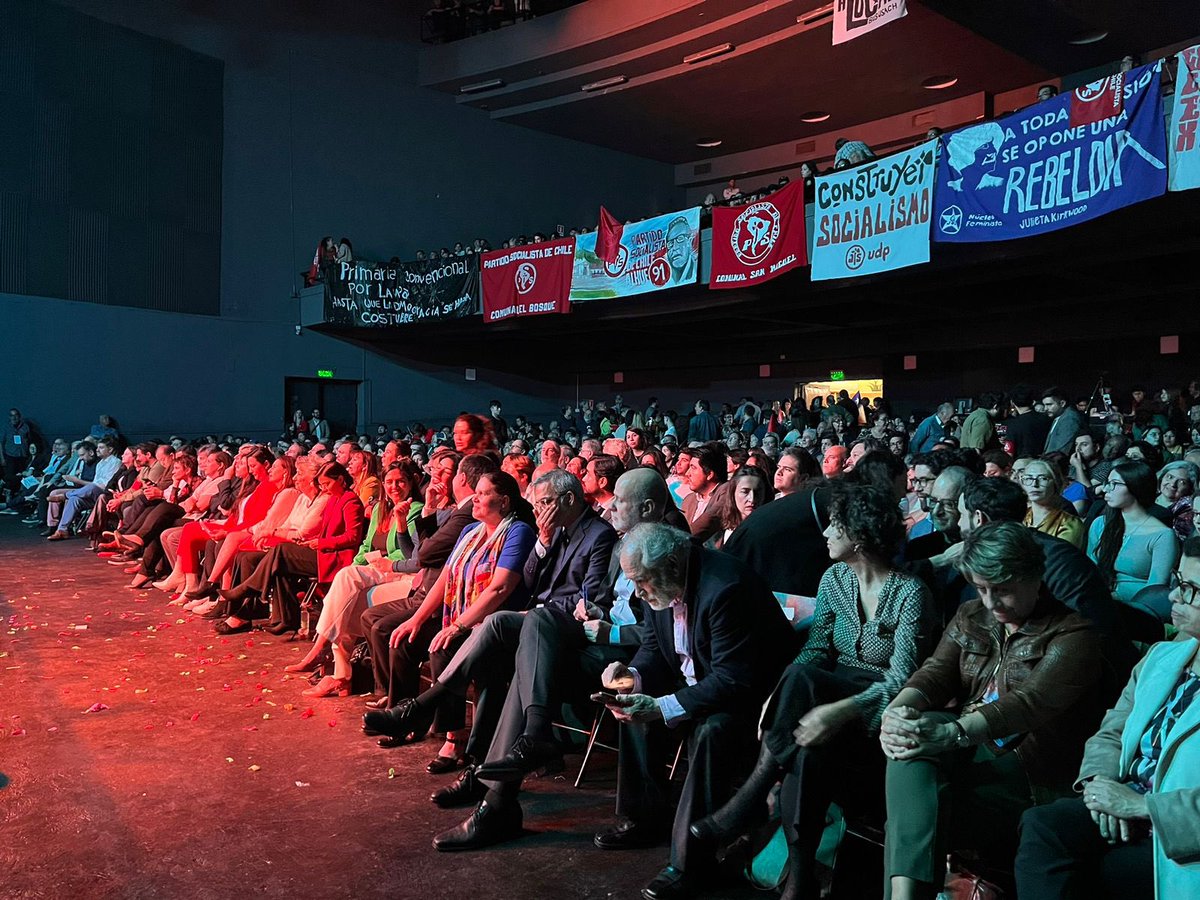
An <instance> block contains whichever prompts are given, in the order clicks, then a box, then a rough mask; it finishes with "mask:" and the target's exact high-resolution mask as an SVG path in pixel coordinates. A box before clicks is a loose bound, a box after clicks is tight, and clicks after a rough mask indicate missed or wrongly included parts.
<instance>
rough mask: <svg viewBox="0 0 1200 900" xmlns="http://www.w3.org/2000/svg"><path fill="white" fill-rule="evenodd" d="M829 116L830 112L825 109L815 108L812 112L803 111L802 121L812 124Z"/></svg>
mask: <svg viewBox="0 0 1200 900" xmlns="http://www.w3.org/2000/svg"><path fill="white" fill-rule="evenodd" d="M828 118H829V113H827V112H825V110H823V109H814V110H812V111H811V112H806V113H802V114H801V115H800V121H801V122H808V123H810V124H815V123H817V122H824V121H825V120H826V119H828Z"/></svg>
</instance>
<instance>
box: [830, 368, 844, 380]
mask: <svg viewBox="0 0 1200 900" xmlns="http://www.w3.org/2000/svg"><path fill="white" fill-rule="evenodd" d="M829 380H830V381H845V380H846V373H845V372H843V371H842V370H841V369H830V370H829Z"/></svg>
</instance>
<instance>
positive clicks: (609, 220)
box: [596, 206, 625, 263]
mask: <svg viewBox="0 0 1200 900" xmlns="http://www.w3.org/2000/svg"><path fill="white" fill-rule="evenodd" d="M624 230H625V226H624V225H622V224H621V223H620V222H618V221H617V220H616V219H614V218H613V216H612V213H610V212H609V211H608V210H607V209H605V208H604V207H603V206H601V207H600V224H599V225H597V226H596V256H598V257H599V258H600V260H601V261H602V262H606V263H615V262H616V261H617V257H618V256H619V255H620V253H621V232H623V231H624Z"/></svg>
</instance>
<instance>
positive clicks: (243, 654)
mask: <svg viewBox="0 0 1200 900" xmlns="http://www.w3.org/2000/svg"><path fill="white" fill-rule="evenodd" d="M128 580H129V577H128V576H125V575H123V574H122V573H121V572H120V570H119V569H117V568H115V567H113V566H109V565H107V564H105V562H104V561H102V560H99V559H97V558H96V557H95V556H94V555H93V554H91V553H89V552H86V551H85V542H83V541H81V540H71V541H64V542H58V543H48V542H47V541H45V540H44V539H41V538H39V537H37V534H36V532H35V531H34V530H33V529H30V528H26V527H24V526H22V525H20V524H19V523H18V522H17V520H16V518H15V517H10V516H0V613H2V614H3V616H4V618H5V620H6V622H5V633H4V635H3V637H2V638H0V698H2V699H0V773H3V778H4V779H7V781H8V784H7V786H6V787H4V788H3V789H0V823H2V827H0V835H2V836H3V837H2V838H0V872H3V874H2V875H0V894H3V896H4V897H5V898H64V897H69V898H77V900H92V898H106V897H121V898H151V897H161V898H188V900H203V898H224V897H233V896H238V895H245V896H256V897H286V898H326V897H329V898H333V897H390V898H396V897H400V898H407V897H431V898H444V897H451V896H462V897H513V896H518V897H539V898H541V897H547V898H550V897H554V898H559V897H562V898H576V897H579V898H584V897H588V898H592V897H637V896H638V892H639V890H640V888H641V887H642V886H643V885H644V884H645V883H646V882H647V881H649V880H650V879H651V878H652V877H653V876H654V875H655V874H656V873H657V872H658V870H659V868H660V867H661V866H663V865H665V864H666V857H667V850H666V847H665V846H664V847H661V848H657V849H650V850H641V851H629V852H624V853H611V852H608V853H606V852H603V851H600V850H597V849H595V848H594V847H593V845H592V835H593V833H594V832H595V831H596V830H597V829H598V828H601V827H603V826H605V825H606V824H608V823H610V822H611V821H613V802H614V788H615V778H614V773H615V769H614V756H615V755H614V754H612V753H608V752H604V751H600V752H598V754H597V756H596V759H595V763H594V766H593V768H591V769H590V770H589V780H588V782H585V786H584V788H583V789H576V788H574V787H573V786H572V783H573V781H574V776H575V773H576V771H577V769H578V765H579V761H580V759H581V757H580V756H578V755H569V756H568V757H567V768H566V772H565V773H564V774H563V775H560V776H557V777H554V778H548V779H539V780H537V781H535V782H533V783H532V784H531V785H530V786H529V788H528V790H527V791H526V793H525V794H524V795H523V797H524V800H523V805H524V809H525V826H526V836H525V837H524V838H522V839H521V840H519V841H515V842H512V843H508V844H505V845H502V846H498V847H494V848H491V849H489V850H486V851H482V852H478V853H471V854H440V853H437V852H436V851H435V850H434V849H433V848H432V846H431V845H430V840H431V838H432V837H433V835H434V834H436V833H437V832H439V831H441V830H443V829H445V828H449V827H451V826H453V825H454V824H456V823H457V822H459V821H461V820H462V819H463V818H464V817H465V815H466V813H467V811H463V810H441V809H438V808H437V807H435V806H433V805H432V804H431V803H430V802H429V800H428V797H429V793H430V791H431V790H433V789H435V788H437V787H438V786H440V785H442V784H445V783H448V781H450V780H452V778H453V776H440V777H433V776H430V775H427V774H426V773H425V771H424V767H425V764H426V763H427V762H428V761H429V760H430V759H431V758H432V756H433V754H435V753H436V752H437V749H438V746H439V744H437V743H435V742H434V741H432V740H430V741H425V742H424V743H420V744H416V745H412V746H408V747H404V748H400V749H397V750H382V749H380V748H378V747H377V746H375V742H374V739H371V738H366V737H364V736H363V734H362V732H361V730H360V725H361V715H362V711H363V700H362V698H355V697H350V698H347V699H344V700H338V699H326V700H310V699H308V698H305V697H302V696H301V691H302V690H303V689H304V688H305V687H307V681H306V680H305V679H304V678H302V677H297V676H289V675H287V674H284V672H283V667H284V666H285V665H287V664H288V663H291V662H294V661H297V660H299V659H300V658H301V656H302V654H303V652H304V649H305V646H306V645H303V644H301V643H299V642H292V643H289V642H287V641H285V640H283V639H281V638H275V637H272V636H270V635H266V634H263V633H262V632H253V633H251V634H242V635H235V636H232V637H220V636H218V635H215V634H214V633H213V631H212V623H211V622H210V621H209V620H206V619H198V618H194V617H192V616H191V615H190V614H188V613H185V612H182V611H181V610H180V609H179V608H177V607H171V606H167V604H166V596H165V595H164V594H161V593H159V592H158V591H145V592H139V591H131V590H127V589H125V588H124V587H123V585H124V584H125V583H127V582H128ZM97 704H100V705H102V706H103V707H107V708H98V707H97ZM89 709H92V710H95V711H92V712H87V710H89ZM310 710H311V712H309V711H310ZM706 896H721V897H751V896H763V895H762V894H761V893H759V892H757V891H754V890H753V889H751V888H750V887H748V886H745V887H738V886H730V887H729V888H727V889H723V890H720V891H715V892H713V893H710V894H707V895H706Z"/></svg>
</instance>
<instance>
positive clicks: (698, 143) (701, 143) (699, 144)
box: [696, 141, 724, 150]
mask: <svg viewBox="0 0 1200 900" xmlns="http://www.w3.org/2000/svg"><path fill="white" fill-rule="evenodd" d="M723 143H724V141H696V146H697V147H703V148H704V149H705V150H711V149H712V148H713V147H720V146H721V144H723Z"/></svg>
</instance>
